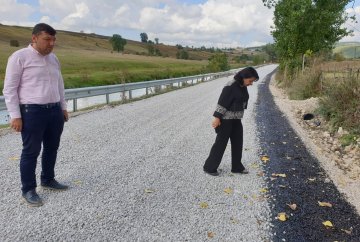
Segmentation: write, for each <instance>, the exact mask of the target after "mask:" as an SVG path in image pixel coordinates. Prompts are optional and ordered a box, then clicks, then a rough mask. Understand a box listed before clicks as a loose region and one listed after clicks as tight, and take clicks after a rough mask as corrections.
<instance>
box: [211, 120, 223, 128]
mask: <svg viewBox="0 0 360 242" xmlns="http://www.w3.org/2000/svg"><path fill="white" fill-rule="evenodd" d="M220 125H221V121H220V119H219V118H214V120H213V121H212V124H211V126H212V127H213V128H214V129H215V128H217V127H219V126H220Z"/></svg>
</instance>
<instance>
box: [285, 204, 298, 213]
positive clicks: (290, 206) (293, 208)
mask: <svg viewBox="0 0 360 242" xmlns="http://www.w3.org/2000/svg"><path fill="white" fill-rule="evenodd" d="M286 205H288V206H289V208H291V209H292V210H294V211H295V210H296V209H297V205H296V204H295V203H294V204H286Z"/></svg>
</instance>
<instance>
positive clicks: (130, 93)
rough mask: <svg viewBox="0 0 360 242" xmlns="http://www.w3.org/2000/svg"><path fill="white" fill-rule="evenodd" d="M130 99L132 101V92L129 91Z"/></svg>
mask: <svg viewBox="0 0 360 242" xmlns="http://www.w3.org/2000/svg"><path fill="white" fill-rule="evenodd" d="M129 99H132V91H131V90H129Z"/></svg>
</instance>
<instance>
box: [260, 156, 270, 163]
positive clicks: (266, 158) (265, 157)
mask: <svg viewBox="0 0 360 242" xmlns="http://www.w3.org/2000/svg"><path fill="white" fill-rule="evenodd" d="M261 160H262V161H263V162H264V163H266V162H268V161H269V160H270V158H269V156H267V155H264V156H263V157H261Z"/></svg>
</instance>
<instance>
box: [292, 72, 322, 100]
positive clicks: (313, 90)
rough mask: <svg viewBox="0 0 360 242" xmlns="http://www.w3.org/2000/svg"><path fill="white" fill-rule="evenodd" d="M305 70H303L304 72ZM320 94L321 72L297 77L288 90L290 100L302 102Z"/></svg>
mask: <svg viewBox="0 0 360 242" xmlns="http://www.w3.org/2000/svg"><path fill="white" fill-rule="evenodd" d="M306 71H307V70H305V72H306ZM320 94H321V71H320V70H315V71H310V72H307V73H305V74H301V75H298V77H297V78H295V79H294V80H293V81H292V84H291V87H290V88H289V96H290V98H291V99H297V100H304V99H308V98H311V97H318V96H320Z"/></svg>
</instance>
